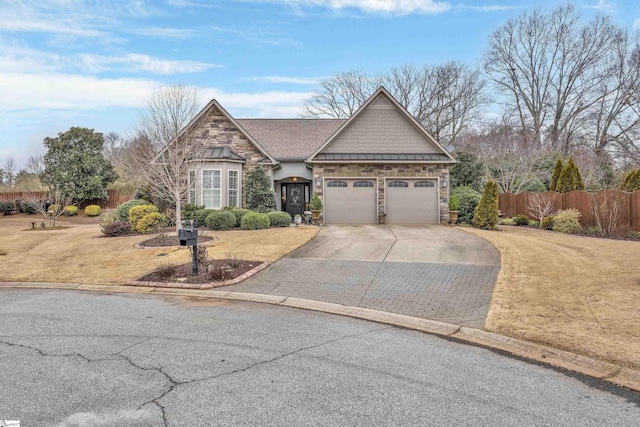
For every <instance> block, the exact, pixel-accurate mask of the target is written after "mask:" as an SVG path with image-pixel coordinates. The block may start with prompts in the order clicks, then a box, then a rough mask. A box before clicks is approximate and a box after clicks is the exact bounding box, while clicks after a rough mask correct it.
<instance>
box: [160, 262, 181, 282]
mask: <svg viewBox="0 0 640 427" xmlns="http://www.w3.org/2000/svg"><path fill="white" fill-rule="evenodd" d="M177 271H178V266H177V265H174V264H164V265H161V266H159V267H158V268H156V269H155V271H154V273H155V274H156V275H157V277H158V278H159V279H165V280H166V279H170V278H171V277H173V276H175V274H176V272H177Z"/></svg>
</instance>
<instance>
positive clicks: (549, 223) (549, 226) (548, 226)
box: [542, 216, 553, 230]
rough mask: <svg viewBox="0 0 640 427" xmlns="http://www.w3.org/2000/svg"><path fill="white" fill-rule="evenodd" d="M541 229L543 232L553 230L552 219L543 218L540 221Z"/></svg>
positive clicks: (548, 217) (550, 217) (549, 217)
mask: <svg viewBox="0 0 640 427" xmlns="http://www.w3.org/2000/svg"><path fill="white" fill-rule="evenodd" d="M542 228H544V229H545V230H553V217H552V216H545V217H544V219H543V220H542Z"/></svg>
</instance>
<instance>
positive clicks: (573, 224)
mask: <svg viewBox="0 0 640 427" xmlns="http://www.w3.org/2000/svg"><path fill="white" fill-rule="evenodd" d="M581 216H582V214H581V213H580V211H579V210H577V209H566V210H560V211H558V213H557V214H556V216H555V218H553V231H559V232H560V233H567V234H571V233H575V232H576V231H579V230H580V228H581V227H580V217H581Z"/></svg>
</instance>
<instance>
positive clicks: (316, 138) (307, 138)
mask: <svg viewBox="0 0 640 427" xmlns="http://www.w3.org/2000/svg"><path fill="white" fill-rule="evenodd" d="M236 121H237V122H238V124H240V126H242V127H243V128H244V130H246V131H247V132H248V133H249V134H251V136H252V137H253V138H254V139H255V140H256V141H259V142H260V144H261V145H262V146H263V147H264V149H265V150H267V151H268V152H269V154H271V156H273V157H274V158H276V159H277V160H286V159H306V158H307V157H309V156H310V155H311V154H312V153H313V152H314V151H315V150H316V149H317V148H318V147H320V146H321V145H322V144H323V143H324V142H325V141H326V140H327V139H328V138H329V137H330V136H331V135H333V133H334V132H335V131H336V130H338V128H339V127H340V126H341V125H342V124H343V123H344V122H345V121H346V120H343V119H236Z"/></svg>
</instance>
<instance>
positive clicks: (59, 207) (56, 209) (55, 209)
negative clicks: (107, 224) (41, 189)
mask: <svg viewBox="0 0 640 427" xmlns="http://www.w3.org/2000/svg"><path fill="white" fill-rule="evenodd" d="M60 210H62V205H59V204H53V205H49V209H47V212H49V211H50V212H53V214H54V215H57V214H59V213H60ZM98 215H100V214H98Z"/></svg>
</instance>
